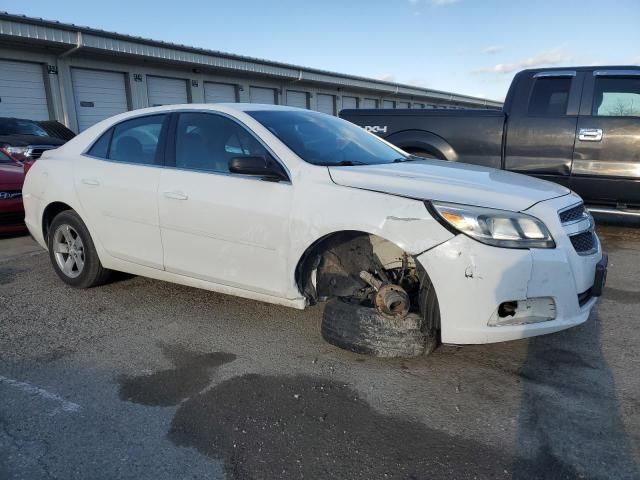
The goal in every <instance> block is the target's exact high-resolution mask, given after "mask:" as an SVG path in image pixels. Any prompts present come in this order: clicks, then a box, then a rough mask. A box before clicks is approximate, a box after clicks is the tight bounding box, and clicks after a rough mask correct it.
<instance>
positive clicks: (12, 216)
mask: <svg viewBox="0 0 640 480" xmlns="http://www.w3.org/2000/svg"><path fill="white" fill-rule="evenodd" d="M23 223H24V212H10V213H0V225H22V224H23Z"/></svg>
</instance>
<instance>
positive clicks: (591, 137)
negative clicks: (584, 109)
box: [578, 128, 602, 142]
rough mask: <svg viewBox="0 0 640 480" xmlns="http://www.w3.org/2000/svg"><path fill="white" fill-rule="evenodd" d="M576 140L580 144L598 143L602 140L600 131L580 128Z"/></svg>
mask: <svg viewBox="0 0 640 480" xmlns="http://www.w3.org/2000/svg"><path fill="white" fill-rule="evenodd" d="M578 140H580V141H582V142H599V141H601V140H602V129H601V128H581V129H580V131H579V132H578Z"/></svg>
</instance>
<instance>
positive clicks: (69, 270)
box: [23, 104, 606, 356]
mask: <svg viewBox="0 0 640 480" xmlns="http://www.w3.org/2000/svg"><path fill="white" fill-rule="evenodd" d="M23 193H24V205H25V211H26V223H27V226H28V228H29V230H30V232H31V234H32V235H33V237H34V238H35V239H36V240H37V241H38V243H40V245H42V247H44V248H46V249H48V251H49V255H50V258H51V263H52V265H53V268H54V270H55V271H56V273H57V274H58V276H59V277H60V278H61V279H62V280H63V281H64V282H66V283H67V284H69V285H71V286H74V287H81V288H86V287H91V286H94V285H98V284H101V283H104V282H106V281H107V280H108V278H109V274H110V272H112V271H114V270H115V271H123V272H128V273H132V274H136V275H142V276H146V277H151V278H156V279H160V280H165V281H169V282H175V283H180V284H184V285H190V286H194V287H199V288H204V289H208V290H213V291H216V292H221V293H227V294H232V295H238V296H241V297H247V298H252V299H256V300H261V301H266V302H273V303H278V304H282V305H288V306H291V307H295V308H304V307H305V306H307V305H312V304H315V303H316V302H318V301H324V300H328V303H327V306H326V308H325V312H324V320H323V326H322V333H323V336H324V337H325V338H326V339H327V340H328V341H330V342H332V343H334V344H336V345H339V346H342V347H345V348H349V349H351V350H354V351H358V352H364V353H374V354H378V355H387V356H399V355H415V354H419V353H423V352H427V353H428V352H430V351H431V350H433V348H434V347H435V346H436V345H437V343H438V342H439V341H442V342H444V343H453V344H471V343H488V342H498V341H504V340H512V339H518V338H523V337H528V336H533V335H540V334H545V333H551V332H556V331H558V330H562V329H565V328H568V327H571V326H574V325H578V324H580V323H582V322H584V321H585V320H586V319H587V318H588V316H589V312H590V310H591V309H592V307H593V306H594V304H595V302H596V297H598V296H599V295H600V294H601V292H602V288H603V285H604V281H605V277H606V255H603V253H602V251H601V247H600V242H599V240H598V237H597V236H596V234H595V232H594V224H593V220H592V218H591V216H590V215H589V214H588V212H587V211H586V210H585V208H584V206H583V204H582V201H581V199H580V198H579V197H578V196H577V195H576V194H574V193H572V192H571V191H570V190H568V189H566V188H564V187H561V186H558V185H555V184H552V183H548V182H544V181H541V180H535V179H532V178H529V177H525V176H522V175H517V174H513V173H508V172H504V171H499V170H493V169H487V168H481V167H475V166H470V165H462V164H455V163H448V162H444V161H440V160H427V159H420V158H417V157H413V156H410V155H409V154H407V153H405V152H403V151H402V150H399V149H398V148H396V147H394V146H392V145H390V144H388V143H386V142H384V141H383V140H381V139H379V138H377V137H376V136H374V135H372V134H370V133H367V132H365V131H364V130H362V129H361V128H359V127H357V126H355V125H353V124H351V123H348V122H346V121H344V120H340V119H338V118H335V117H332V116H329V115H324V114H321V113H317V112H311V111H306V110H300V109H295V108H287V107H275V106H272V105H248V104H247V105H244V104H219V105H174V106H165V107H157V108H150V109H145V110H136V111H134V112H128V113H124V114H121V115H118V116H115V117H112V118H110V119H108V120H104V121H102V122H100V123H98V124H97V125H95V126H93V127H91V128H89V129H88V130H86V131H85V132H83V133H82V134H80V135H78V136H77V137H76V138H74V139H73V140H71V141H69V142H68V143H67V144H65V145H64V146H62V147H60V148H58V149H56V150H52V151H50V152H46V153H45V154H44V155H43V157H42V159H41V160H39V161H38V162H36V163H35V165H34V166H33V167H32V169H31V170H30V172H29V174H28V175H27V178H26V182H25V186H24V192H23Z"/></svg>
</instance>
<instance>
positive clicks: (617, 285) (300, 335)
mask: <svg viewBox="0 0 640 480" xmlns="http://www.w3.org/2000/svg"><path fill="white" fill-rule="evenodd" d="M600 232H601V237H602V238H603V240H604V244H605V249H606V250H607V251H608V253H609V254H610V271H609V279H608V286H607V289H606V291H605V295H604V297H603V299H602V300H601V302H600V303H599V305H598V307H597V309H596V310H595V311H594V313H593V314H592V316H591V318H590V320H589V321H588V322H586V323H585V324H584V325H582V326H580V327H577V328H573V329H570V330H567V331H564V332H561V333H558V334H553V335H548V336H543V337H537V338H534V339H531V340H521V341H516V342H510V343H503V344H494V345H483V346H473V347H464V348H457V347H441V348H440V349H438V350H436V352H435V353H434V354H432V355H431V356H429V357H421V358H417V359H412V360H380V359H373V358H368V357H364V356H360V355H356V354H352V353H349V352H346V351H342V350H339V349H337V348H335V347H333V346H331V345H328V344H326V343H324V342H323V341H322V339H321V337H320V334H319V331H320V320H321V315H322V307H320V306H317V307H313V308H311V309H308V310H306V311H304V312H300V311H295V310H291V309H287V308H284V307H278V306H273V305H267V304H262V303H259V302H254V301H249V300H243V299H239V298H235V297H229V296H225V295H219V294H214V293H210V292H205V291H200V290H196V289H191V288H186V287H181V286H176V285H171V284H168V283H163V282H158V281H154V280H148V279H145V278H139V277H133V278H132V277H126V276H123V277H122V278H120V279H119V280H118V281H117V282H115V283H112V284H110V285H107V286H104V287H100V288H96V289H91V290H73V289H71V288H68V287H66V286H64V285H63V284H62V283H61V282H60V281H59V280H58V279H57V277H56V276H55V274H54V273H53V271H52V269H51V268H50V266H49V264H48V257H47V256H46V254H44V253H42V252H40V250H39V249H38V248H37V247H36V246H34V244H33V243H32V241H31V240H30V239H28V238H26V237H22V238H14V239H4V240H0V479H3V480H4V479H7V480H8V479H29V480H37V479H64V480H67V479H88V478H90V479H92V480H98V479H115V478H118V479H120V478H123V479H129V478H131V479H201V478H207V479H217V478H228V479H253V478H255V479H274V478H343V479H356V478H363V479H378V478H380V479H387V478H388V479H395V478H398V479H423V478H425V479H426V478H449V479H450V478H516V479H530V478H531V479H532V478H567V479H569V478H587V479H590V478H593V479H596V478H597V479H601V478H602V479H604V478H616V479H632V478H635V479H637V478H640V466H639V463H640V374H639V373H638V372H640V349H639V346H640V328H639V322H640V315H639V313H638V312H639V309H640V230H633V229H625V228H613V227H606V228H601V229H600Z"/></svg>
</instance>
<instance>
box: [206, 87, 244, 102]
mask: <svg viewBox="0 0 640 480" xmlns="http://www.w3.org/2000/svg"><path fill="white" fill-rule="evenodd" d="M204 101H205V103H229V102H237V101H238V97H237V93H236V86H235V85H230V84H228V83H214V82H204Z"/></svg>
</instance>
